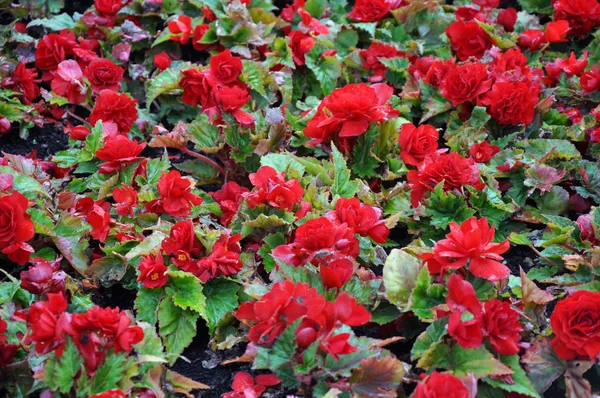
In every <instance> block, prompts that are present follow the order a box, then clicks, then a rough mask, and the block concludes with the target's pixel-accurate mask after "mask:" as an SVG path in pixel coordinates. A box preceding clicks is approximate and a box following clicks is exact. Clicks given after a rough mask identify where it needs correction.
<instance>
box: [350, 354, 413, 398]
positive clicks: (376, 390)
mask: <svg viewBox="0 0 600 398" xmlns="http://www.w3.org/2000/svg"><path fill="white" fill-rule="evenodd" d="M404 373H405V371H404V366H403V365H402V362H400V361H398V360H397V359H394V358H392V357H385V358H381V359H379V358H377V357H370V358H367V359H364V360H363V361H362V362H361V366H360V368H358V369H354V370H353V371H352V377H351V378H350V383H351V384H352V391H353V392H354V393H356V395H357V396H359V397H395V396H396V388H397V387H398V384H399V383H400V381H401V380H402V376H404Z"/></svg>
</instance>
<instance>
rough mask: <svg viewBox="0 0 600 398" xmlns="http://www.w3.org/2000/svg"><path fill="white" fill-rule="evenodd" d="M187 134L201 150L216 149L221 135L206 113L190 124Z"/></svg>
mask: <svg viewBox="0 0 600 398" xmlns="http://www.w3.org/2000/svg"><path fill="white" fill-rule="evenodd" d="M185 132H186V137H187V138H188V139H189V140H190V141H192V142H193V143H194V144H195V145H196V148H197V149H199V150H204V149H208V148H214V147H216V146H217V142H218V140H219V135H220V134H219V129H218V128H217V127H215V125H214V124H212V123H211V122H210V121H209V120H208V116H207V115H205V114H204V113H203V114H201V115H200V116H199V117H198V118H197V119H196V120H194V121H193V122H191V123H190V124H188V125H187V126H186V129H185Z"/></svg>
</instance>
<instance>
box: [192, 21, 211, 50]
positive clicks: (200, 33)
mask: <svg viewBox="0 0 600 398" xmlns="http://www.w3.org/2000/svg"><path fill="white" fill-rule="evenodd" d="M209 30H210V25H209V24H206V23H203V24H201V25H198V26H196V29H194V37H193V38H192V45H193V46H194V50H197V51H202V50H206V49H207V48H208V47H210V46H211V44H204V43H200V40H202V38H203V37H204V35H205V34H206V32H208V31H209Z"/></svg>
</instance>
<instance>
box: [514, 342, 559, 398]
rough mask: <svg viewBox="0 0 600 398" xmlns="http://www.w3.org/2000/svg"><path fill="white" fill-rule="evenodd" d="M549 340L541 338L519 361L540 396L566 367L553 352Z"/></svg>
mask: <svg viewBox="0 0 600 398" xmlns="http://www.w3.org/2000/svg"><path fill="white" fill-rule="evenodd" d="M550 340H551V339H550V338H549V337H543V338H542V339H541V340H537V341H534V342H533V344H532V345H531V346H530V347H529V348H528V349H527V351H526V352H525V354H524V355H523V358H522V360H521V361H522V362H523V364H524V365H525V368H526V369H527V375H528V376H529V380H531V383H532V384H533V386H534V387H535V389H536V391H537V392H538V393H540V394H543V393H544V391H546V390H547V389H548V388H549V387H550V386H551V385H552V383H553V382H554V380H556V379H558V378H559V377H560V376H561V375H562V374H563V373H564V372H565V370H566V367H567V363H566V361H564V360H563V359H561V358H560V357H559V356H558V355H557V354H556V352H555V351H554V348H553V347H552V345H551V344H550Z"/></svg>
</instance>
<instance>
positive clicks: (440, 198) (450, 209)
mask: <svg viewBox="0 0 600 398" xmlns="http://www.w3.org/2000/svg"><path fill="white" fill-rule="evenodd" d="M426 211H427V215H429V216H430V217H431V225H433V226H434V227H436V228H438V229H446V227H447V226H448V225H449V224H450V223H451V222H456V223H458V224H460V223H462V222H463V221H465V220H467V219H469V218H470V217H472V216H473V215H474V214H475V210H473V209H471V208H470V207H468V206H467V203H466V201H465V199H464V197H462V196H459V195H456V194H454V193H453V192H450V191H448V192H444V182H443V181H442V182H441V183H439V184H438V185H437V186H436V187H435V189H434V190H433V191H432V192H431V195H430V196H429V205H428V206H427V210H426Z"/></svg>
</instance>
